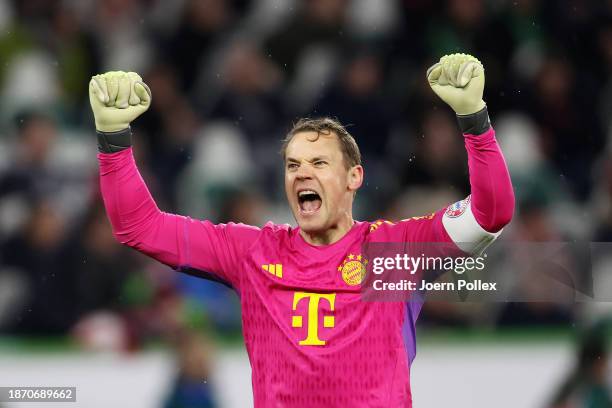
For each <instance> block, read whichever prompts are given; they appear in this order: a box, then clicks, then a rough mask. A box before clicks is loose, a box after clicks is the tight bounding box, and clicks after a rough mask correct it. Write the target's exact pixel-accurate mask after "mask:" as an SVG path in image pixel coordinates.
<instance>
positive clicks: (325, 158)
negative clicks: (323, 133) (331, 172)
mask: <svg viewBox="0 0 612 408" xmlns="http://www.w3.org/2000/svg"><path fill="white" fill-rule="evenodd" d="M317 160H327V161H329V157H328V156H325V155H321V156H315V157H313V158H312V159H310V160H308V161H309V162H316V161H317Z"/></svg>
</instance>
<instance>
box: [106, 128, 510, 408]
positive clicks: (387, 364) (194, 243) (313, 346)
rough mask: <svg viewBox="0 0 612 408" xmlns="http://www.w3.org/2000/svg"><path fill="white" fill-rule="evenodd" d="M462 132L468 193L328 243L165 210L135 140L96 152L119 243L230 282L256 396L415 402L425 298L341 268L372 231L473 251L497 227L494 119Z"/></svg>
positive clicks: (503, 208) (376, 238)
mask: <svg viewBox="0 0 612 408" xmlns="http://www.w3.org/2000/svg"><path fill="white" fill-rule="evenodd" d="M465 140H466V148H467V150H468V158H469V167H470V183H471V186H472V195H471V197H468V199H466V200H463V201H461V202H459V203H456V204H454V205H451V206H449V207H448V208H447V209H444V210H440V211H438V212H436V213H434V214H432V215H430V216H426V217H418V218H414V219H408V220H403V221H400V222H397V223H387V222H375V223H369V222H356V223H355V224H354V225H353V227H352V229H351V230H350V231H349V232H348V233H347V234H346V235H345V236H344V237H343V238H342V239H340V240H339V241H338V242H335V243H334V244H331V245H324V246H313V245H310V244H308V243H307V242H305V241H304V239H303V238H302V236H301V235H300V234H299V229H297V228H292V227H290V226H288V225H274V224H272V223H268V224H267V225H265V226H264V227H263V228H261V229H260V228H257V227H252V226H247V225H243V224H233V223H229V224H218V225H215V224H212V223H211V222H208V221H199V220H194V219H191V218H188V217H183V216H179V215H173V214H168V213H164V212H161V211H160V210H159V209H158V208H157V206H156V205H155V202H154V201H153V199H152V197H151V195H150V194H149V192H148V190H147V188H146V186H145V184H144V182H143V180H142V178H141V176H140V174H139V173H138V170H137V168H136V165H135V163H134V159H133V155H132V151H131V149H127V150H124V151H122V152H119V153H114V154H99V156H98V157H99V162H100V174H101V189H102V194H103V198H104V202H105V205H106V208H107V212H108V215H109V218H110V220H111V222H112V225H113V231H114V233H115V236H116V237H117V239H118V240H119V241H120V242H122V243H124V244H127V245H130V246H132V247H134V248H136V249H138V250H139V251H141V252H144V253H145V254H148V255H150V256H152V257H154V258H156V259H158V260H159V261H161V262H163V263H165V264H168V265H170V266H172V267H174V268H176V269H179V270H185V271H186V270H189V271H190V272H191V273H193V272H194V271H199V272H198V273H200V275H201V276H203V277H208V278H212V279H217V280H221V281H223V282H225V283H227V284H229V285H231V286H232V287H233V288H235V289H236V291H237V293H238V294H239V296H240V300H241V305H242V322H243V329H244V337H245V344H246V348H247V351H248V354H249V358H250V362H251V367H252V381H253V393H254V401H255V406H256V407H308V408H313V407H411V406H412V402H411V401H412V398H411V392H410V365H411V362H412V360H413V358H414V356H415V352H416V340H415V322H416V320H417V317H418V315H419V311H420V309H421V305H422V304H421V303H419V302H414V301H413V302H363V301H361V298H360V285H359V284H358V282H355V281H354V279H352V277H351V274H350V273H347V271H346V270H345V268H344V267H345V265H346V264H347V263H349V262H362V261H363V258H362V255H363V254H362V252H361V251H362V250H363V249H362V248H363V246H364V244H367V243H369V242H450V241H453V242H455V243H457V244H458V245H460V246H465V245H467V246H468V247H463V248H462V249H464V250H477V249H478V248H481V247H482V246H484V245H486V244H487V243H489V242H491V241H492V240H493V239H494V238H495V237H496V236H497V235H498V233H499V232H498V231H499V230H500V229H501V227H503V225H504V224H505V223H507V222H508V221H509V219H510V217H511V216H512V211H513V205H514V197H513V193H512V187H511V184H510V179H509V176H508V172H507V169H506V166H505V163H504V160H503V157H502V155H501V152H500V151H499V147H498V146H497V142H496V141H495V137H494V132H493V130H492V129H491V130H489V131H488V132H487V133H485V134H483V135H480V136H472V135H466V137H465ZM353 265H354V263H353Z"/></svg>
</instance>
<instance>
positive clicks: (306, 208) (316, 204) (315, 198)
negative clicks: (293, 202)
mask: <svg viewBox="0 0 612 408" xmlns="http://www.w3.org/2000/svg"><path fill="white" fill-rule="evenodd" d="M322 203H323V201H322V200H321V196H319V193H317V192H316V191H314V190H300V191H298V204H299V206H300V211H301V212H302V213H304V214H313V213H315V212H317V211H319V209H320V208H321V204H322Z"/></svg>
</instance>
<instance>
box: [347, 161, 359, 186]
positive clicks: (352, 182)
mask: <svg viewBox="0 0 612 408" xmlns="http://www.w3.org/2000/svg"><path fill="white" fill-rule="evenodd" d="M347 177H348V189H349V190H350V191H353V192H355V191H357V190H358V189H359V187H361V185H362V184H363V166H361V165H357V166H353V167H351V168H350V169H349V171H348V175H347Z"/></svg>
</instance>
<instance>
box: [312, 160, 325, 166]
mask: <svg viewBox="0 0 612 408" xmlns="http://www.w3.org/2000/svg"><path fill="white" fill-rule="evenodd" d="M326 164H327V162H326V161H323V160H317V161H316V162H314V165H315V166H316V167H323V166H325V165H326Z"/></svg>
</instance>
